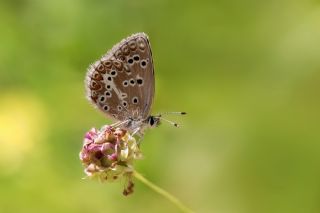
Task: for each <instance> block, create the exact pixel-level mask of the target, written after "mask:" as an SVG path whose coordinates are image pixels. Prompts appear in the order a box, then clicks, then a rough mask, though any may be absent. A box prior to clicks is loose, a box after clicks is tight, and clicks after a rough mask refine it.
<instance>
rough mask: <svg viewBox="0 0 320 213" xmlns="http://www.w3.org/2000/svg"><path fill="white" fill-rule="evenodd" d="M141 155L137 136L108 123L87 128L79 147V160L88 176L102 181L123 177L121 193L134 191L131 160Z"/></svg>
mask: <svg viewBox="0 0 320 213" xmlns="http://www.w3.org/2000/svg"><path fill="white" fill-rule="evenodd" d="M141 158H142V153H141V151H140V149H139V145H138V143H137V141H136V139H135V138H134V137H133V136H132V135H131V134H130V133H129V132H128V131H126V130H125V129H120V128H116V129H115V128H114V127H112V126H109V125H106V126H103V127H102V128H101V129H100V130H97V129H95V128H92V129H91V130H90V131H89V132H87V133H86V134H85V137H84V141H83V146H82V149H81V151H80V160H81V162H82V164H83V165H84V167H85V169H84V172H85V173H86V175H87V177H89V178H93V179H98V180H100V181H102V182H105V181H107V182H113V181H115V180H120V179H121V178H125V179H126V187H125V189H124V191H123V194H124V195H128V194H131V193H132V192H133V187H134V184H133V182H132V174H133V172H134V167H133V162H134V160H137V159H141Z"/></svg>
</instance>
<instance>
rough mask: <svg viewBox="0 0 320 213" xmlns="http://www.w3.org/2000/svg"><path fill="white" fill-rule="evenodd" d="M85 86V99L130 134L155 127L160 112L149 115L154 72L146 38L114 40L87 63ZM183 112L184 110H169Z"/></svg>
mask: <svg viewBox="0 0 320 213" xmlns="http://www.w3.org/2000/svg"><path fill="white" fill-rule="evenodd" d="M85 87H86V93H87V98H88V100H89V101H90V102H91V103H92V104H93V105H94V106H95V107H96V108H98V109H99V110H100V111H102V112H103V113H104V114H105V115H107V117H109V118H111V119H112V120H115V121H116V123H115V125H117V126H121V127H123V128H125V129H127V130H129V131H131V132H133V134H135V133H138V135H143V133H144V130H145V129H146V128H148V127H156V126H158V125H159V124H160V120H161V119H162V120H165V121H168V122H170V123H172V124H173V125H174V126H178V124H176V123H174V122H172V121H169V120H166V119H164V118H163V117H162V115H161V114H159V115H155V116H152V115H150V111H151V106H152V103H153V98H154V93H155V76H154V66H153V59H152V51H151V46H150V42H149V38H148V36H147V35H146V34H145V33H136V34H133V35H131V36H129V37H127V38H125V39H123V40H122V41H121V42H119V43H118V44H116V45H115V46H114V47H113V48H112V49H111V50H109V51H108V52H107V54H105V55H104V56H102V58H101V59H100V60H98V61H96V62H94V63H93V64H92V65H90V66H89V68H88V71H87V74H86V79H85ZM172 113H178V114H186V113H185V112H172Z"/></svg>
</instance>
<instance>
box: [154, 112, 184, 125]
mask: <svg viewBox="0 0 320 213" xmlns="http://www.w3.org/2000/svg"><path fill="white" fill-rule="evenodd" d="M169 114H177V115H186V114H187V113H186V112H164V113H161V114H159V115H157V116H156V117H157V118H159V119H161V120H163V121H166V122H168V123H170V124H171V125H173V126H175V127H180V125H179V124H177V123H175V122H173V121H170V120H168V119H166V118H164V117H162V116H163V115H169Z"/></svg>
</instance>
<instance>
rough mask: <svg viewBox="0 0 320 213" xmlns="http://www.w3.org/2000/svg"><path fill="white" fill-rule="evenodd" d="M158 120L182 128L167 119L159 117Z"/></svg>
mask: <svg viewBox="0 0 320 213" xmlns="http://www.w3.org/2000/svg"><path fill="white" fill-rule="evenodd" d="M158 118H160V120H163V121H166V122H168V123H169V124H172V125H173V126H175V127H180V125H179V124H177V123H175V122H173V121H170V120H168V119H165V118H163V117H158Z"/></svg>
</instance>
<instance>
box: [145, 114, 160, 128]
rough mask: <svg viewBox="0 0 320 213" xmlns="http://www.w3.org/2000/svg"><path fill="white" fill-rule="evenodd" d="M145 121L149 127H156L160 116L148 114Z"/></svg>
mask: <svg viewBox="0 0 320 213" xmlns="http://www.w3.org/2000/svg"><path fill="white" fill-rule="evenodd" d="M146 123H147V124H148V126H149V127H150V128H153V127H157V126H159V125H160V117H157V116H152V115H150V116H149V117H148V118H147V119H146Z"/></svg>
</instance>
